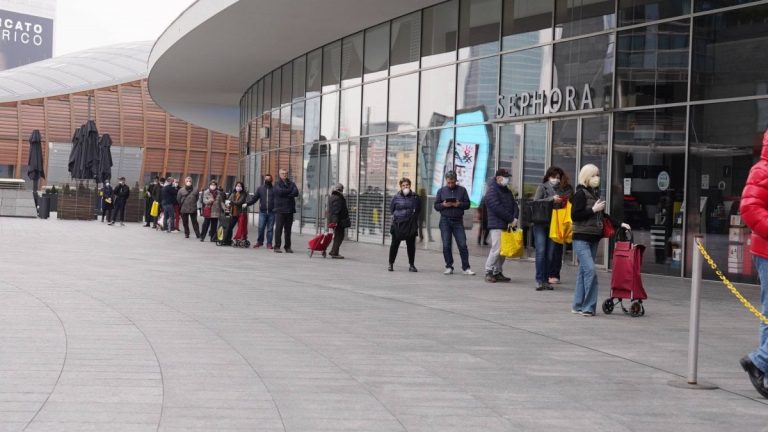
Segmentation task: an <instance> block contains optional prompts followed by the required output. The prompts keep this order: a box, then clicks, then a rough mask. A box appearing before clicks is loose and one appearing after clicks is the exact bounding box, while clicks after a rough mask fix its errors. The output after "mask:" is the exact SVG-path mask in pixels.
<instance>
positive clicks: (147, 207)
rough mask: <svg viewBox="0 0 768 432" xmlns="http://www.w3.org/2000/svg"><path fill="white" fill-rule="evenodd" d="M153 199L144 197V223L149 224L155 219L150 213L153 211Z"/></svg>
mask: <svg viewBox="0 0 768 432" xmlns="http://www.w3.org/2000/svg"><path fill="white" fill-rule="evenodd" d="M152 203H153V200H152V199H151V198H144V223H145V224H147V225H149V224H151V223H152V222H154V221H155V218H153V217H152V215H150V214H149V213H150V212H151V211H152Z"/></svg>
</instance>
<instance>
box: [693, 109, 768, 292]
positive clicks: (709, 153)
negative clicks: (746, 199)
mask: <svg viewBox="0 0 768 432" xmlns="http://www.w3.org/2000/svg"><path fill="white" fill-rule="evenodd" d="M767 113H768V101H766V100H756V101H744V102H732V103H719V104H706V105H696V106H692V107H691V111H690V116H691V117H690V125H689V128H690V130H689V132H688V139H689V142H688V145H689V156H688V172H687V173H686V176H687V179H688V193H687V196H686V198H685V202H686V203H687V209H686V217H687V218H688V219H687V225H686V226H687V238H686V244H687V246H686V248H685V249H686V251H689V252H688V256H687V257H686V269H685V274H686V277H690V276H691V268H690V263H691V255H692V253H691V252H690V251H693V250H694V246H693V245H692V242H693V236H694V235H696V234H701V235H703V236H704V242H705V244H706V245H707V250H709V251H710V254H711V255H712V258H713V259H714V260H715V263H716V264H717V265H718V266H719V267H720V268H721V269H722V270H724V273H726V276H728V278H729V279H731V280H732V281H735V282H748V283H752V284H755V283H758V281H757V275H756V273H755V270H754V268H752V266H751V260H750V259H749V255H748V251H747V250H746V249H745V248H748V246H747V245H744V242H745V241H746V239H747V238H749V234H750V232H749V229H743V228H742V229H739V228H736V229H735V231H732V228H730V216H731V215H735V214H738V211H739V207H738V206H739V203H740V199H741V192H742V190H743V189H744V185H745V184H746V181H747V176H748V175H749V170H750V168H751V167H752V165H753V164H754V163H755V162H756V161H757V160H758V159H759V157H760V153H759V152H760V147H759V143H760V142H761V141H762V137H763V131H764V128H765V125H766V118H767V115H768V114H767ZM680 169H682V167H681V168H680ZM731 234H733V235H731ZM729 237H731V238H734V237H736V238H739V239H740V240H741V241H736V242H732V241H730V240H729ZM742 239H743V240H742ZM731 251H733V253H732V254H731V253H729V252H731ZM731 257H732V258H731ZM729 258H731V259H729ZM739 258H742V259H739ZM704 267H705V269H704V276H705V277H706V278H708V279H717V278H716V277H715V276H714V274H713V272H712V270H711V269H710V268H709V266H706V265H705V266H704Z"/></svg>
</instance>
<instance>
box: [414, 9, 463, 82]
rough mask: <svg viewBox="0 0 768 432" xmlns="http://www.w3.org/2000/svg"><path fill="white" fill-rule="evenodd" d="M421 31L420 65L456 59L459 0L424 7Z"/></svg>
mask: <svg viewBox="0 0 768 432" xmlns="http://www.w3.org/2000/svg"><path fill="white" fill-rule="evenodd" d="M422 26H423V27H422V29H421V30H422V32H421V57H422V60H421V66H422V67H426V66H433V65H438V64H442V63H449V62H452V61H454V60H456V38H457V36H458V27H459V0H450V1H448V2H445V3H440V4H438V5H436V6H432V7H430V8H427V9H424V11H423V20H422Z"/></svg>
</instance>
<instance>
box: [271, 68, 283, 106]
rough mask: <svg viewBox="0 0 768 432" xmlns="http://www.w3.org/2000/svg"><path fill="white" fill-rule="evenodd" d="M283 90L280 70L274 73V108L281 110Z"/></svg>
mask: <svg viewBox="0 0 768 432" xmlns="http://www.w3.org/2000/svg"><path fill="white" fill-rule="evenodd" d="M281 95H282V88H281V87H280V69H277V70H275V71H273V72H272V108H273V109H274V108H280V96H281Z"/></svg>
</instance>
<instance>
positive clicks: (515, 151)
mask: <svg viewBox="0 0 768 432" xmlns="http://www.w3.org/2000/svg"><path fill="white" fill-rule="evenodd" d="M524 127H525V126H524V124H523V123H511V124H508V125H504V126H501V127H499V165H498V168H506V169H508V170H509V172H510V173H512V179H511V180H510V182H509V184H510V185H511V186H510V188H511V189H512V193H514V194H515V196H519V194H520V179H521V176H520V170H521V169H522V163H521V159H522V143H523V129H524ZM492 175H493V173H491V174H489V175H488V178H489V180H490V177H491V176H492Z"/></svg>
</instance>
